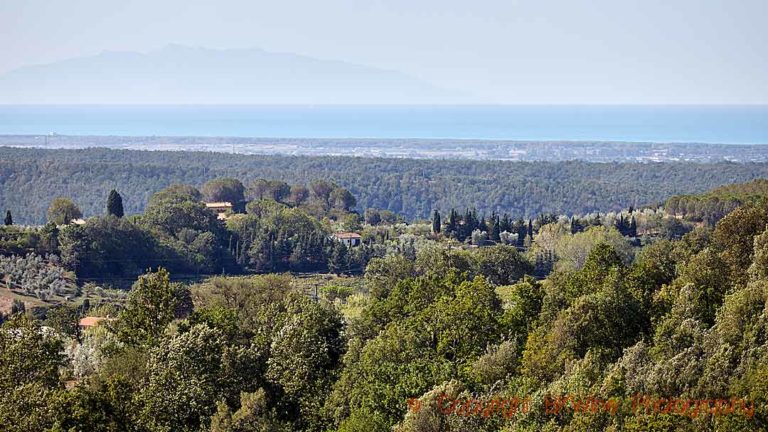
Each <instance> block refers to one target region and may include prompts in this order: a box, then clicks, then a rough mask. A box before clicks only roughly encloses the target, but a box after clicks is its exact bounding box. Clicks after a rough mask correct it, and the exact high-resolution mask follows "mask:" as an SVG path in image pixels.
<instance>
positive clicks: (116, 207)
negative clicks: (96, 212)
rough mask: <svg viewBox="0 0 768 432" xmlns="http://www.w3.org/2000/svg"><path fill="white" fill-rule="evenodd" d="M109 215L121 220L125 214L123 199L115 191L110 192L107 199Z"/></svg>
mask: <svg viewBox="0 0 768 432" xmlns="http://www.w3.org/2000/svg"><path fill="white" fill-rule="evenodd" d="M107 214H110V215H112V216H117V217H119V218H121V217H123V214H124V212H123V197H122V196H120V194H119V193H117V191H116V190H114V189H112V190H111V191H110V192H109V197H108V198H107Z"/></svg>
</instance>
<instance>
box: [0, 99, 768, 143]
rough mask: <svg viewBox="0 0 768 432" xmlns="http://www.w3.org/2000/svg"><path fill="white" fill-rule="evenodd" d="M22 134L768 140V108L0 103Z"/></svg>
mask: <svg viewBox="0 0 768 432" xmlns="http://www.w3.org/2000/svg"><path fill="white" fill-rule="evenodd" d="M17 134H18V135H22V134H23V135H42V134H60V135H121V136H204V137H211V136H240V137H270V138H382V139H384V138H425V139H440V138H446V139H447V138H453V139H488V140H496V139H504V140H527V141H561V140H566V141H632V142H641V141H642V142H688V143H720V144H768V106H766V105H748V106H746V105H745V106H736V105H727V106H725V105H718V106H713V105H707V106H692V105H672V106H651V105H636V106H622V105H611V106H608V105H601V106H584V105H582V106H547V105H499V106H375V105H370V106H333V105H320V106H246V105H243V106H212V105H201V106H189V105H187V106H168V105H161V106H158V105H153V106H138V105H126V106H96V105H89V106H85V105H50V106H48V105H46V106H38V105H2V106H0V135H17Z"/></svg>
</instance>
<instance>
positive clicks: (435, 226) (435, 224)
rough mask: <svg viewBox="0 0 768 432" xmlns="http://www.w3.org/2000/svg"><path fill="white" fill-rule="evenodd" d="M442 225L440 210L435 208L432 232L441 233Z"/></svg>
mask: <svg viewBox="0 0 768 432" xmlns="http://www.w3.org/2000/svg"><path fill="white" fill-rule="evenodd" d="M440 225H441V222H440V212H439V211H437V209H435V211H434V212H433V213H432V233H434V234H440V229H441V226H440Z"/></svg>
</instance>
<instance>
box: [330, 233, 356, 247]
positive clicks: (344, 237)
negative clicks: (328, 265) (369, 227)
mask: <svg viewBox="0 0 768 432" xmlns="http://www.w3.org/2000/svg"><path fill="white" fill-rule="evenodd" d="M332 237H333V239H334V240H336V241H340V242H342V243H344V244H345V245H347V247H353V246H359V245H360V243H361V240H362V237H361V236H360V234H358V233H355V232H340V233H336V234H334V235H333V236H332Z"/></svg>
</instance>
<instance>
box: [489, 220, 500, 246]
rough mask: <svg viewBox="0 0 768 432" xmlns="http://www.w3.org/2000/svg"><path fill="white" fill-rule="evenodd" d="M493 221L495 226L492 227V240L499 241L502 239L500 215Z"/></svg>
mask: <svg viewBox="0 0 768 432" xmlns="http://www.w3.org/2000/svg"><path fill="white" fill-rule="evenodd" d="M492 222H493V227H492V228H491V240H493V241H495V242H496V243H499V242H500V241H501V222H500V221H499V217H498V216H496V217H494V218H493V219H492Z"/></svg>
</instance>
